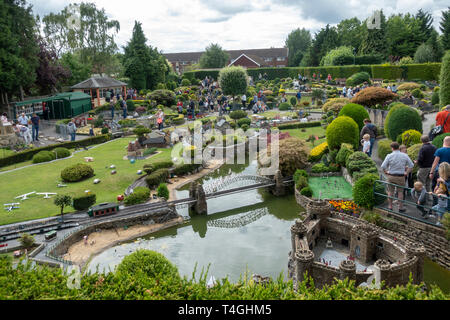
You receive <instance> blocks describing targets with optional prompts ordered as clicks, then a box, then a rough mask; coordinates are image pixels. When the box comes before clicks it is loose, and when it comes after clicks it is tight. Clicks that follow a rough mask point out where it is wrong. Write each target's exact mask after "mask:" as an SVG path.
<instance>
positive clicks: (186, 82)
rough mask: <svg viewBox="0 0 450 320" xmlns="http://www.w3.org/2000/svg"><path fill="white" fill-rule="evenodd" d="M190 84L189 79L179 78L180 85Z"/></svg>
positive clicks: (186, 85)
mask: <svg viewBox="0 0 450 320" xmlns="http://www.w3.org/2000/svg"><path fill="white" fill-rule="evenodd" d="M190 85H191V81H189V79H186V78H184V79H183V80H181V86H182V87H188V86H190Z"/></svg>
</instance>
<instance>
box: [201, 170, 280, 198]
mask: <svg viewBox="0 0 450 320" xmlns="http://www.w3.org/2000/svg"><path fill="white" fill-rule="evenodd" d="M238 182H239V183H240V185H241V186H242V187H248V186H252V185H254V186H255V187H256V186H258V187H260V186H261V185H267V186H270V185H272V184H275V181H274V180H272V179H270V178H266V177H262V176H257V175H246V174H234V175H229V176H225V177H221V178H219V179H215V180H214V182H212V183H208V182H206V183H205V184H204V185H203V189H204V191H205V194H206V196H208V195H213V194H214V193H216V192H218V191H222V190H227V189H230V186H232V185H234V184H236V183H238Z"/></svg>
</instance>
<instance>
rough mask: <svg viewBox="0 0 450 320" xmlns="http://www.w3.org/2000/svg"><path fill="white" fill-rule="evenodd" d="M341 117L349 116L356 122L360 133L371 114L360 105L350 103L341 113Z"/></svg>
mask: <svg viewBox="0 0 450 320" xmlns="http://www.w3.org/2000/svg"><path fill="white" fill-rule="evenodd" d="M339 116H348V117H350V118H352V119H353V120H355V122H356V124H357V125H358V127H359V131H361V129H362V128H363V127H364V119H368V118H369V113H368V112H367V110H366V109H365V108H364V107H363V106H362V105H360V104H356V103H349V104H346V105H345V106H343V107H342V109H341V111H340V112H339Z"/></svg>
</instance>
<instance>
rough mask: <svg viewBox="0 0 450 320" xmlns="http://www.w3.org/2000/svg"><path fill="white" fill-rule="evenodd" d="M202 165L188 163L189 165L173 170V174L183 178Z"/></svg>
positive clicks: (182, 165) (179, 166)
mask: <svg viewBox="0 0 450 320" xmlns="http://www.w3.org/2000/svg"><path fill="white" fill-rule="evenodd" d="M201 166H202V165H201V164H197V163H190V164H189V163H187V164H180V165H178V166H176V167H175V169H173V171H172V172H173V174H175V175H177V176H183V175H185V174H187V173H190V172H193V171H195V170H197V169H198V168H200V167H201Z"/></svg>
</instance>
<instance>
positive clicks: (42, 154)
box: [32, 150, 56, 163]
mask: <svg viewBox="0 0 450 320" xmlns="http://www.w3.org/2000/svg"><path fill="white" fill-rule="evenodd" d="M55 159H56V155H55V153H54V152H52V151H46V150H43V151H39V152H38V153H36V154H35V155H34V156H33V160H32V161H33V163H41V162H48V161H52V160H55Z"/></svg>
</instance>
